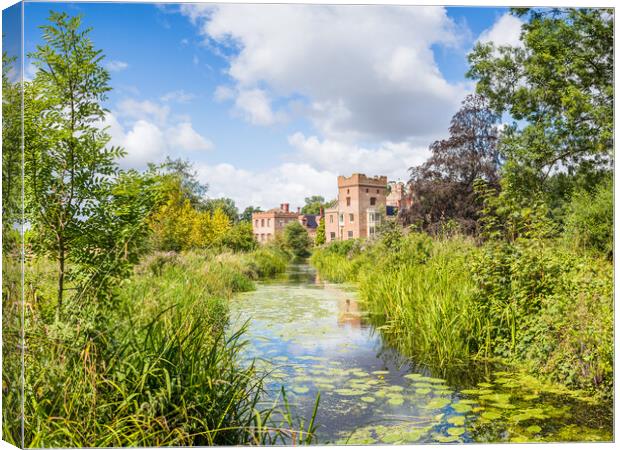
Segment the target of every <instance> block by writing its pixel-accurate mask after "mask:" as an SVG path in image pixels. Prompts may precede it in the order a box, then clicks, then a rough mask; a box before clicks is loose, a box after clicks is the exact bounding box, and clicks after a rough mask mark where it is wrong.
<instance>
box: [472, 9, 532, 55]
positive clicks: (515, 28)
mask: <svg viewBox="0 0 620 450" xmlns="http://www.w3.org/2000/svg"><path fill="white" fill-rule="evenodd" d="M521 25H523V22H522V21H521V19H519V18H518V17H515V16H513V15H512V14H509V13H506V14H504V15H503V16H501V17H500V18H499V19H497V21H496V22H495V23H494V24H493V26H491V28H488V29H486V30H484V31H483V32H482V33H480V36H479V37H478V42H480V43H482V44H486V43H488V42H493V43H494V44H495V47H500V46H506V45H508V46H511V47H522V46H523V42H521Z"/></svg>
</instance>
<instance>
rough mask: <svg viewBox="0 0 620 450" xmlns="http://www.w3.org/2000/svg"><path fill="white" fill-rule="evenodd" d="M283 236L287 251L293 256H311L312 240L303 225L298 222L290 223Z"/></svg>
mask: <svg viewBox="0 0 620 450" xmlns="http://www.w3.org/2000/svg"><path fill="white" fill-rule="evenodd" d="M282 236H283V240H284V247H285V249H286V250H288V251H289V252H290V253H291V254H292V255H293V256H296V257H298V258H304V257H306V256H309V255H310V248H311V247H312V240H311V239H310V236H308V232H307V231H306V229H305V228H304V227H303V225H302V224H300V223H299V222H297V221H293V222H290V223H289V224H288V225H287V226H286V227H285V228H284V232H283V233H282Z"/></svg>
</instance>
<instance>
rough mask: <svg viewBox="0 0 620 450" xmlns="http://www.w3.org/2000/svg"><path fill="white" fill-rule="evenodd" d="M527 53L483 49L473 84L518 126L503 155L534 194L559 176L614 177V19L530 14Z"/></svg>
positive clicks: (579, 12)
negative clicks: (595, 174)
mask: <svg viewBox="0 0 620 450" xmlns="http://www.w3.org/2000/svg"><path fill="white" fill-rule="evenodd" d="M518 14H519V15H524V16H527V19H528V20H526V22H525V23H524V25H523V26H522V33H521V39H522V42H523V44H524V46H523V48H515V47H499V48H497V47H496V46H494V45H493V43H488V44H477V45H476V47H475V48H474V50H473V52H472V53H471V54H470V55H469V62H470V65H471V67H470V70H469V72H468V76H469V77H471V78H473V79H475V80H476V81H477V87H476V89H477V91H478V93H480V94H482V95H484V96H485V97H487V98H488V99H489V101H490V102H491V106H492V107H493V109H494V110H495V111H497V112H498V113H504V112H505V113H508V114H509V115H510V117H511V118H512V119H514V121H515V122H514V123H513V124H512V125H511V126H510V127H508V128H506V129H505V130H504V132H503V136H502V138H501V141H500V152H501V153H502V155H503V157H504V158H505V159H506V160H512V161H514V162H515V166H514V167H513V170H519V171H520V172H521V175H520V176H521V177H522V178H524V179H525V180H524V181H525V183H523V184H522V185H520V186H521V187H522V188H524V187H526V186H528V185H529V186H530V187H531V188H533V189H534V191H536V190H539V189H540V188H541V186H543V185H544V184H545V183H546V180H547V178H548V176H549V174H550V173H552V172H553V170H554V169H558V168H559V167H562V168H563V170H566V171H567V172H568V173H569V174H571V175H572V174H576V173H584V172H592V171H598V170H601V169H602V170H606V169H609V168H610V166H611V164H610V163H611V161H612V149H613V79H614V78H613V34H614V27H613V24H614V20H613V15H614V11H613V10H611V9H595V8H579V9H573V8H571V9H554V10H523V11H519V12H518Z"/></svg>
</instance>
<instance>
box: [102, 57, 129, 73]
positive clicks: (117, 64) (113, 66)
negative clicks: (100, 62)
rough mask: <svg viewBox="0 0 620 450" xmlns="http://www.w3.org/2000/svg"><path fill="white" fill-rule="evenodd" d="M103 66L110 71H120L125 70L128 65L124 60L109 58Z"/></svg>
mask: <svg viewBox="0 0 620 450" xmlns="http://www.w3.org/2000/svg"><path fill="white" fill-rule="evenodd" d="M104 66H105V68H106V69H108V70H109V71H110V72H120V71H121V70H125V69H126V68H127V67H129V64H127V63H126V62H124V61H116V60H111V61H107V62H106V63H105V64H104Z"/></svg>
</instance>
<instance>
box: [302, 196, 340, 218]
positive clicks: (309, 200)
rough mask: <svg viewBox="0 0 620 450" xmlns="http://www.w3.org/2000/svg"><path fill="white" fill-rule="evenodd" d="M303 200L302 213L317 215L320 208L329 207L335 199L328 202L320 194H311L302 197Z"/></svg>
mask: <svg viewBox="0 0 620 450" xmlns="http://www.w3.org/2000/svg"><path fill="white" fill-rule="evenodd" d="M304 202H305V203H306V204H305V205H304V206H303V207H302V208H301V212H302V213H303V214H317V215H318V214H320V213H321V209H323V210H325V209H327V208H329V207H330V206H332V205H333V204H334V203H335V202H336V201H335V200H331V201H329V202H326V201H325V198H323V197H322V196H320V195H313V196H312V197H306V198H305V199H304Z"/></svg>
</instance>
